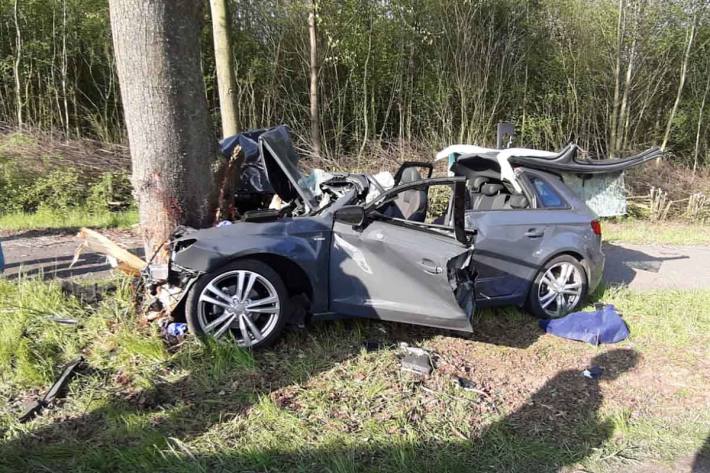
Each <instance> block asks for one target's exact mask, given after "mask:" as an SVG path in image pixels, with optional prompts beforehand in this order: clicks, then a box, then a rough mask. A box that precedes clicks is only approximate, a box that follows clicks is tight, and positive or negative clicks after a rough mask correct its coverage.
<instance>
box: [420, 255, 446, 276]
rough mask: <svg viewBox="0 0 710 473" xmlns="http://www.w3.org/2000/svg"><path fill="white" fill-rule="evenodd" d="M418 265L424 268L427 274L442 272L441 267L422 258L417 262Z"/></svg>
mask: <svg viewBox="0 0 710 473" xmlns="http://www.w3.org/2000/svg"><path fill="white" fill-rule="evenodd" d="M419 264H420V265H421V266H422V267H424V271H426V272H427V273H429V274H441V272H442V269H441V266H438V265H437V264H436V263H434V262H433V261H432V260H430V259H428V258H424V259H423V260H421V261H420V262H419Z"/></svg>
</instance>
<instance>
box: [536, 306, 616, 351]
mask: <svg viewBox="0 0 710 473" xmlns="http://www.w3.org/2000/svg"><path fill="white" fill-rule="evenodd" d="M540 327H541V328H542V329H543V330H544V331H545V332H547V333H550V334H552V335H557V336H558V337H563V338H569V339H571V340H579V341H582V342H587V343H591V344H592V345H599V344H600V343H618V342H620V341H622V340H626V339H627V338H628V336H629V327H628V326H627V325H626V322H624V319H622V318H621V316H620V315H619V312H618V311H617V310H616V307H614V306H613V305H612V304H606V305H604V307H603V308H602V309H600V310H595V311H594V312H572V313H571V314H568V315H566V316H564V317H561V318H559V319H553V320H541V321H540Z"/></svg>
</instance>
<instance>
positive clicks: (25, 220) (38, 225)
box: [0, 208, 138, 231]
mask: <svg viewBox="0 0 710 473" xmlns="http://www.w3.org/2000/svg"><path fill="white" fill-rule="evenodd" d="M136 223H138V212H137V211H136V210H124V211H120V212H109V211H98V210H89V209H86V208H74V209H68V210H64V211H59V210H50V209H40V210H38V211H37V212H33V213H24V212H18V213H9V214H4V215H0V230H6V231H22V230H38V229H53V228H77V227H94V228H127V227H130V226H132V225H134V224H136Z"/></svg>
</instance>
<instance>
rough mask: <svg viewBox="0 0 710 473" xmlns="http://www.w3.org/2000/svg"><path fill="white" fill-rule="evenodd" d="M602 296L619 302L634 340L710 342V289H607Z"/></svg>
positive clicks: (706, 344)
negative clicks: (649, 290)
mask: <svg viewBox="0 0 710 473" xmlns="http://www.w3.org/2000/svg"><path fill="white" fill-rule="evenodd" d="M602 300H603V301H604V302H607V303H611V304H614V305H616V307H617V308H618V309H619V311H620V312H621V313H622V314H623V316H624V319H625V320H626V321H627V322H628V323H629V325H630V326H631V336H632V339H633V340H634V341H639V342H643V343H644V345H646V346H659V345H667V346H669V347H673V348H684V347H685V348H688V349H697V348H703V347H705V348H707V347H709V346H710V289H697V290H682V291H681V290H657V291H652V292H633V291H630V290H628V289H625V288H622V289H607V290H606V291H605V293H604V294H603V298H602Z"/></svg>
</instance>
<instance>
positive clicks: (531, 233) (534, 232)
mask: <svg viewBox="0 0 710 473" xmlns="http://www.w3.org/2000/svg"><path fill="white" fill-rule="evenodd" d="M544 234H545V232H544V231H543V230H538V229H537V228H530V229H528V231H527V232H525V236H526V237H528V238H540V237H541V236H543V235H544Z"/></svg>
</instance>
